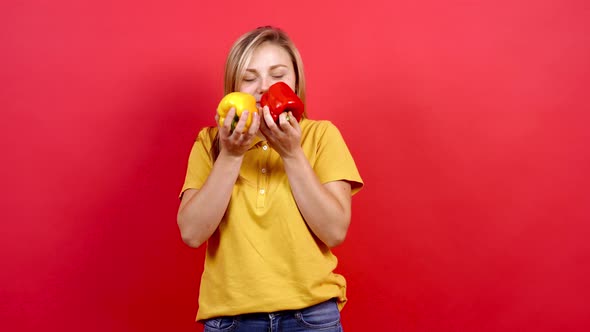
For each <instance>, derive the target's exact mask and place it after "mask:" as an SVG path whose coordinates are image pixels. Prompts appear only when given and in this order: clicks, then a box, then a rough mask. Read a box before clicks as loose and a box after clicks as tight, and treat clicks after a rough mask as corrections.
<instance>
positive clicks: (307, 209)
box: [261, 107, 352, 247]
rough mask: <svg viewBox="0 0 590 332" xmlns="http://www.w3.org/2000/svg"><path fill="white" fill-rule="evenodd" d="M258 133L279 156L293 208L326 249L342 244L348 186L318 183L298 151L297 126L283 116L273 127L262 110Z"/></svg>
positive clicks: (348, 208)
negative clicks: (297, 208)
mask: <svg viewBox="0 0 590 332" xmlns="http://www.w3.org/2000/svg"><path fill="white" fill-rule="evenodd" d="M263 116H264V121H263V123H262V125H261V130H262V132H263V133H264V135H265V136H266V138H267V140H268V141H269V143H270V145H271V146H272V147H273V149H275V150H276V151H277V152H278V153H279V154H280V155H281V157H282V159H283V163H284V165H285V172H286V173H287V176H288V178H289V184H290V186H291V190H292V192H293V196H294V197H295V201H296V202H297V206H298V207H299V210H300V211H301V214H302V215H303V218H304V219H305V221H306V223H307V224H308V225H309V227H310V228H311V230H312V231H313V233H314V234H315V235H316V236H317V237H318V238H319V239H320V240H322V242H324V243H325V244H326V245H328V246H329V247H335V246H337V245H339V244H341V243H342V241H344V238H345V237H346V233H347V231H348V226H349V225H350V215H351V201H352V199H351V196H352V194H351V186H350V184H349V183H348V182H346V181H333V182H329V183H325V184H322V183H320V181H319V179H318V177H317V175H316V174H315V172H314V170H313V169H312V168H311V165H310V163H309V161H308V160H307V158H306V156H305V154H304V153H303V149H302V148H301V143H300V141H301V127H300V126H299V123H298V122H297V120H295V117H293V115H292V114H290V115H289V118H290V119H289V120H287V114H285V113H283V114H281V116H280V117H279V123H280V126H277V125H276V124H275V123H274V122H273V121H272V117H271V116H270V114H269V112H268V109H267V108H266V107H265V108H264V110H263Z"/></svg>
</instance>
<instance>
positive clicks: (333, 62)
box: [0, 0, 590, 332]
mask: <svg viewBox="0 0 590 332" xmlns="http://www.w3.org/2000/svg"><path fill="white" fill-rule="evenodd" d="M203 3H205V4H204V5H202V4H199V3H198V2H196V1H163V0H160V1H114V0H110V1H109V0H103V1H64V0H53V1H41V0H28V1H13V2H11V3H6V2H3V3H2V4H1V5H0V31H1V32H0V45H1V46H0V47H1V52H0V60H1V63H2V69H1V72H0V77H1V80H0V103H1V104H0V110H1V112H2V120H1V121H0V136H1V139H0V147H1V152H2V163H1V164H0V179H1V183H2V194H1V195H2V199H1V200H0V204H1V208H0V211H1V212H0V220H1V221H2V222H1V225H2V226H1V227H2V230H1V232H0V233H1V234H2V235H1V239H0V240H1V244H0V245H1V249H2V250H1V251H0V261H1V268H0V269H1V270H0V271H1V272H0V330H2V331H38V330H43V331H78V330H84V331H116V332H117V331H191V329H192V328H196V329H197V330H200V327H199V326H194V325H193V323H192V320H193V318H194V315H195V313H196V310H197V295H198V294H197V292H198V280H199V276H200V272H201V271H202V262H203V254H204V251H203V249H202V248H201V249H198V250H192V249H189V248H188V247H185V246H184V245H183V244H182V242H181V240H180V235H179V232H178V229H177V227H176V209H177V206H178V199H177V195H178V192H179V190H180V187H181V185H182V182H183V179H184V172H185V167H186V161H187V158H188V153H189V150H190V147H191V145H192V141H193V139H194V137H195V134H196V133H197V131H198V129H199V128H201V127H202V126H205V125H211V124H213V115H214V109H215V106H216V104H217V101H218V100H219V99H220V98H221V94H222V70H223V63H224V59H225V55H226V52H227V51H228V49H229V46H230V44H231V43H232V42H233V40H235V39H236V38H237V37H238V36H239V35H240V34H242V33H243V32H245V31H247V30H249V29H251V28H254V27H256V26H259V25H266V24H273V25H278V26H280V27H283V28H284V29H285V30H287V31H288V32H289V33H290V34H291V36H292V37H293V39H294V40H295V42H296V43H297V44H298V46H299V48H300V51H301V53H302V55H303V57H304V61H305V64H306V71H307V75H308V87H309V91H308V92H309V100H308V101H309V104H308V110H309V113H310V115H311V117H312V118H315V119H331V120H332V121H333V122H334V123H335V124H336V125H338V126H339V128H340V129H341V131H342V133H343V135H344V137H345V139H346V140H347V142H348V144H349V146H350V149H351V150H352V152H353V154H354V156H355V157H356V161H357V164H358V167H359V169H360V171H361V174H362V175H363V177H364V180H365V181H366V186H365V189H364V190H363V191H361V192H360V194H359V195H357V196H355V197H354V199H353V211H354V212H353V214H354V215H353V223H352V226H351V228H350V231H349V236H348V238H347V241H346V242H345V243H344V244H343V245H342V246H341V247H339V248H337V249H336V253H337V254H338V256H339V258H340V262H341V264H340V268H339V270H340V272H341V273H343V274H345V275H346V277H347V278H348V281H349V298H350V302H349V304H348V305H347V306H346V307H345V309H344V311H343V321H344V324H345V328H346V330H347V331H353V332H354V331H361V332H364V331H376V330H379V331H588V330H589V329H590V315H589V314H588V298H590V244H589V242H590V241H588V235H589V232H590V226H589V225H588V221H589V220H590V194H589V189H588V188H589V187H590V176H589V175H588V174H589V173H588V172H589V171H588V170H589V169H590V149H589V148H588V143H589V142H590V137H589V136H590V131H589V130H588V125H589V122H588V121H589V120H590V115H589V113H588V112H589V111H590V109H589V106H588V86H590V60H589V59H590V34H589V33H588V32H589V31H590V23H588V22H590V7H589V6H588V4H587V1H583V0H580V1H574V0H570V1H567V0H566V1H564V0H554V1H533V0H523V1H507V0H502V1H492V0H488V1H455V0H453V1H434V0H418V1H385V0H384V1H375V0H372V1H361V2H358V3H357V4H349V5H343V3H342V2H341V1H335V0H332V1H323V2H321V8H319V7H318V6H319V5H320V2H318V1H303V2H295V3H292V2H291V3H289V4H288V3H287V2H276V1H265V0H262V1H257V2H251V3H245V2H243V1H220V2H210V1H207V2H203ZM277 3H280V4H277Z"/></svg>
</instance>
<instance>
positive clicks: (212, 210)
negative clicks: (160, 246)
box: [177, 110, 260, 248]
mask: <svg viewBox="0 0 590 332" xmlns="http://www.w3.org/2000/svg"><path fill="white" fill-rule="evenodd" d="M232 112H235V110H230V112H229V113H228V118H229V119H232V118H233V116H234V114H232ZM247 116H248V114H247V112H244V113H242V117H241V118H240V121H239V122H238V124H237V125H236V128H235V130H234V131H233V133H232V132H230V126H231V121H226V122H225V123H224V126H223V127H220V128H219V139H220V146H221V151H220V153H219V156H218V158H217V160H216V161H215V163H214V164H213V168H212V170H211V173H210V174H209V177H208V178H207V181H205V184H204V185H203V187H202V188H200V190H197V189H188V190H186V191H185V192H184V195H183V196H182V200H181V202H180V206H179V208H178V215H177V222H178V228H179V229H180V234H181V236H182V240H183V241H184V242H185V243H186V244H187V245H189V246H191V247H194V248H196V247H199V246H200V245H201V244H203V243H204V242H205V241H207V239H209V237H210V236H211V235H212V234H213V232H215V230H216V229H217V226H219V223H220V222H221V219H222V218H223V215H224V214H225V211H226V209H227V206H228V204H229V200H230V198H231V194H232V191H233V187H234V184H235V183H236V179H237V178H238V175H239V173H240V167H241V165H242V160H243V159H244V153H245V152H246V151H247V150H248V148H249V146H250V143H251V142H252V139H253V137H254V135H255V134H256V131H258V126H259V124H260V119H259V117H258V114H257V113H254V114H253V121H252V125H251V126H250V129H249V130H248V132H246V133H242V131H243V128H244V125H245V123H246V118H247Z"/></svg>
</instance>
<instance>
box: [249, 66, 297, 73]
mask: <svg viewBox="0 0 590 332" xmlns="http://www.w3.org/2000/svg"><path fill="white" fill-rule="evenodd" d="M279 67H285V68H289V67H288V66H287V65H274V66H270V68H269V69H270V70H273V69H276V68H279ZM246 71H249V72H254V73H256V72H258V71H257V70H256V69H252V68H247V69H246Z"/></svg>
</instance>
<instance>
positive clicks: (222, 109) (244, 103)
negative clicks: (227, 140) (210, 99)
mask: <svg viewBox="0 0 590 332" xmlns="http://www.w3.org/2000/svg"><path fill="white" fill-rule="evenodd" d="M232 107H234V108H235V109H236V114H235V116H234V118H233V120H232V123H231V130H232V131H233V130H234V128H235V127H236V125H237V123H238V121H239V120H240V116H242V113H243V112H244V111H248V112H249V113H248V119H247V120H246V126H245V127H244V130H247V129H248V128H250V124H251V123H252V113H254V112H258V108H257V107H256V98H254V96H252V95H251V94H249V93H245V92H232V93H228V94H227V95H225V97H223V98H222V99H221V101H220V102H219V106H217V114H219V125H220V126H223V123H224V122H225V117H226V116H227V113H228V112H229V110H230V109H231V108H232Z"/></svg>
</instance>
